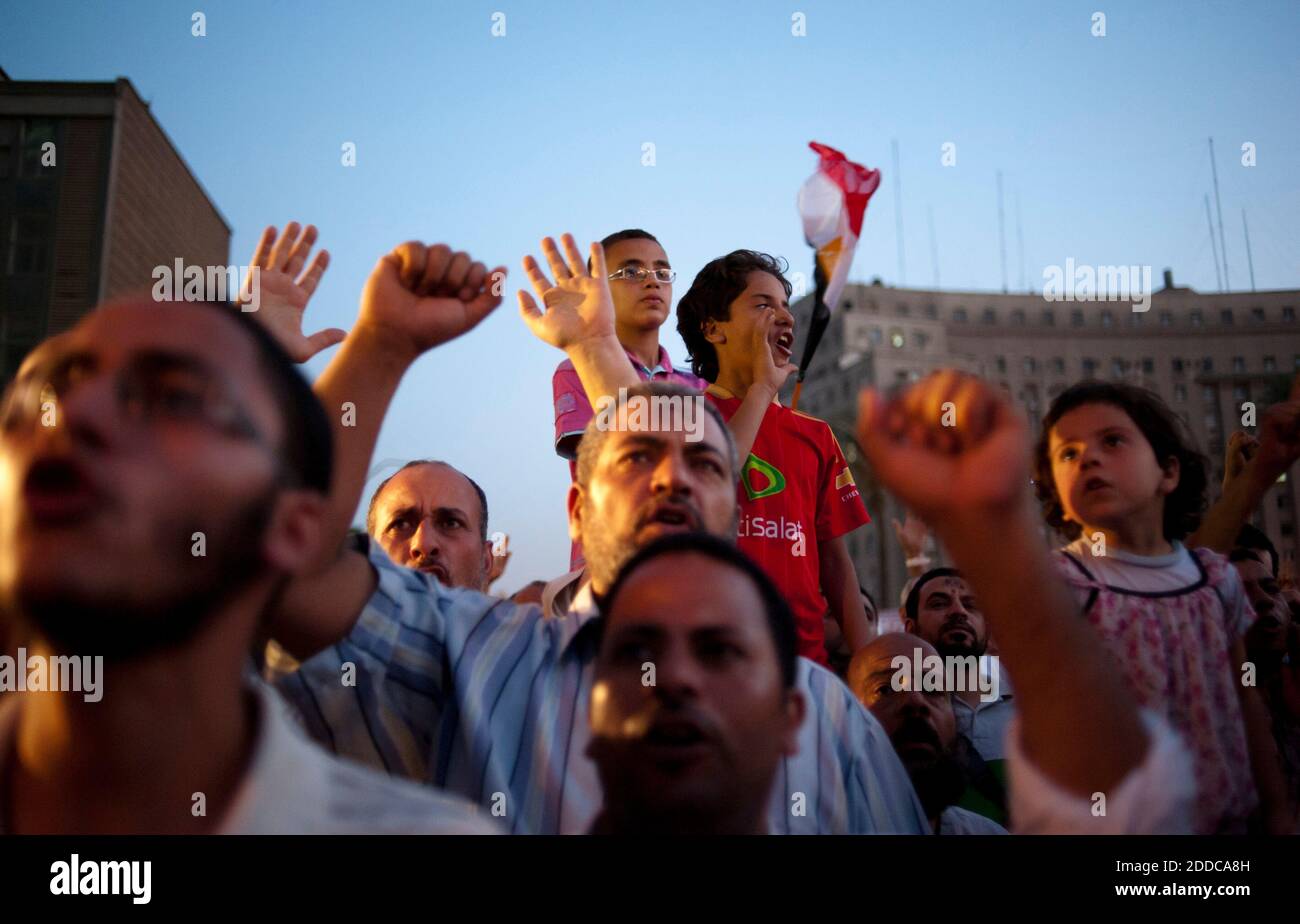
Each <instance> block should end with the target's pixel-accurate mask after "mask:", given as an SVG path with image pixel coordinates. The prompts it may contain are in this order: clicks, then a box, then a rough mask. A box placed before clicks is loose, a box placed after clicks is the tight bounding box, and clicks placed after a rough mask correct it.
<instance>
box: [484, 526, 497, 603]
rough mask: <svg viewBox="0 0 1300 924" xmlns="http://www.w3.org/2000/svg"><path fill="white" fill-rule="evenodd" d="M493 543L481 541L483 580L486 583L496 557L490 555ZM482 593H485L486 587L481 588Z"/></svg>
mask: <svg viewBox="0 0 1300 924" xmlns="http://www.w3.org/2000/svg"><path fill="white" fill-rule="evenodd" d="M492 547H493V543H492V540H491V539H484V540H483V580H484V581H485V582H486V581H487V579H488V575H490V574H491V573H492V566H493V565H495V564H496V557H495V556H494V555H493V554H492ZM483 593H487V587H484V588H483Z"/></svg>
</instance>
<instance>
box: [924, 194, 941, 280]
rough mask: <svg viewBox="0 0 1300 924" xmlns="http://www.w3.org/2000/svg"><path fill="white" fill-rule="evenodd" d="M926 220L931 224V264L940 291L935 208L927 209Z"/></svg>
mask: <svg viewBox="0 0 1300 924" xmlns="http://www.w3.org/2000/svg"><path fill="white" fill-rule="evenodd" d="M925 214H926V218H928V219H929V222H930V263H931V265H932V266H933V267H934V288H935V290H936V291H938V289H939V239H938V238H937V237H935V236H934V206H932V205H927V206H926V207H925Z"/></svg>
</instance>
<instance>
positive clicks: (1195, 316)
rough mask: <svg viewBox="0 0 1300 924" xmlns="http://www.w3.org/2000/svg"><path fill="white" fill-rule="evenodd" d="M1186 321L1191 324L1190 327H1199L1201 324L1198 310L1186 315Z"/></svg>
mask: <svg viewBox="0 0 1300 924" xmlns="http://www.w3.org/2000/svg"><path fill="white" fill-rule="evenodd" d="M1187 320H1188V321H1190V322H1191V325H1192V327H1200V326H1201V324H1202V318H1201V312H1200V309H1197V310H1196V311H1193V312H1192V313H1191V314H1190V315H1188V318H1187Z"/></svg>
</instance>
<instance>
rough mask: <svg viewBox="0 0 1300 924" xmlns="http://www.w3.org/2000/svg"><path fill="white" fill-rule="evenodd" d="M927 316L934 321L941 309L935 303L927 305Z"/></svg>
mask: <svg viewBox="0 0 1300 924" xmlns="http://www.w3.org/2000/svg"><path fill="white" fill-rule="evenodd" d="M925 316H926V317H927V318H929V319H930V320H932V321H933V320H934V319H935V318H937V317H938V316H939V309H938V308H936V307H935V306H934V305H926V306H925Z"/></svg>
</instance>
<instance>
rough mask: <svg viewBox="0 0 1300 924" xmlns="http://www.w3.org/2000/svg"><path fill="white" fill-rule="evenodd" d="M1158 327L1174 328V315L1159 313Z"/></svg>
mask: <svg viewBox="0 0 1300 924" xmlns="http://www.w3.org/2000/svg"><path fill="white" fill-rule="evenodd" d="M1160 326H1161V327H1173V326H1174V313H1173V312H1172V311H1162V312H1160Z"/></svg>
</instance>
